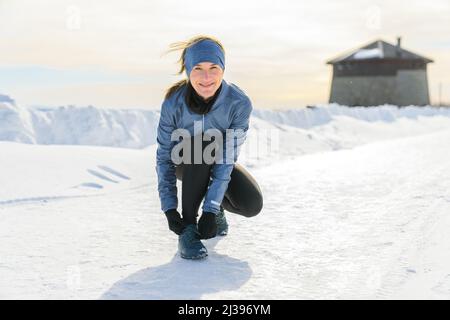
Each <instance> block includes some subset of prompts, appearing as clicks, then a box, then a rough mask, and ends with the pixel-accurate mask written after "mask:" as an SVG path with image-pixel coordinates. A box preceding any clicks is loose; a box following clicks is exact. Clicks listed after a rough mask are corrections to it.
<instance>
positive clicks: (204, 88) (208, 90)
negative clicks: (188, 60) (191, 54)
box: [189, 62, 223, 99]
mask: <svg viewBox="0 0 450 320" xmlns="http://www.w3.org/2000/svg"><path fill="white" fill-rule="evenodd" d="M222 78H223V70H222V68H221V67H220V66H218V65H217V64H214V63H211V62H201V63H199V64H197V65H195V66H194V68H193V69H192V71H191V74H190V75H189V80H190V82H191V84H192V87H194V89H195V91H196V92H197V93H198V95H199V96H201V97H203V99H208V98H210V97H212V96H213V95H214V93H216V91H217V89H219V87H220V84H221V83H222Z"/></svg>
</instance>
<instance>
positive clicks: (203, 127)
mask: <svg viewBox="0 0 450 320" xmlns="http://www.w3.org/2000/svg"><path fill="white" fill-rule="evenodd" d="M202 117H203V122H202V133H203V132H205V115H204V114H203V115H202Z"/></svg>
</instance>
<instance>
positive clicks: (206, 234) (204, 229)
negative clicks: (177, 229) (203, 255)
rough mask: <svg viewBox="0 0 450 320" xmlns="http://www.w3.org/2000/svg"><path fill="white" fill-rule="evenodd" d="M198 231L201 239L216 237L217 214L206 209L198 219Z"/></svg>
mask: <svg viewBox="0 0 450 320" xmlns="http://www.w3.org/2000/svg"><path fill="white" fill-rule="evenodd" d="M198 232H199V233H200V237H201V239H210V238H214V237H215V236H216V234H217V224H216V215H215V214H214V213H211V212H207V211H204V212H203V214H202V216H201V217H200V220H199V221H198Z"/></svg>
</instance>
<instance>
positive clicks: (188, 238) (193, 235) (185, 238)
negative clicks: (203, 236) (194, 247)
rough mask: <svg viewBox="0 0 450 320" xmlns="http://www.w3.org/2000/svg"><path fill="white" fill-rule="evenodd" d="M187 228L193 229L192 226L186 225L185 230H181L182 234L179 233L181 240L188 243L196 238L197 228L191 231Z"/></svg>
mask: <svg viewBox="0 0 450 320" xmlns="http://www.w3.org/2000/svg"><path fill="white" fill-rule="evenodd" d="M188 228H189V229H194V228H195V227H194V226H188V227H186V230H185V231H184V232H183V234H182V235H181V236H182V238H183V241H186V242H188V243H192V242H194V241H197V240H198V232H197V230H193V232H191V231H190V230H188Z"/></svg>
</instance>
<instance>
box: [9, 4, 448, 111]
mask: <svg viewBox="0 0 450 320" xmlns="http://www.w3.org/2000/svg"><path fill="white" fill-rule="evenodd" d="M198 34H206V35H212V36H214V37H216V38H218V39H219V40H220V41H221V42H222V43H223V45H224V46H225V50H226V55H225V57H226V63H225V65H226V66H225V75H224V78H225V80H227V81H229V82H232V83H235V84H236V85H238V86H239V87H241V88H242V89H243V90H244V91H245V92H246V93H247V95H248V96H249V97H250V99H251V100H252V101H253V105H254V107H257V108H295V107H302V106H305V105H307V104H316V103H324V102H327V101H328V97H329V91H330V82H331V66H328V65H326V61H327V60H329V59H331V58H333V57H336V56H338V55H340V54H342V53H344V52H346V51H348V50H350V49H354V48H357V47H360V46H362V45H364V44H367V43H369V42H372V41H374V40H376V39H383V40H385V41H388V42H390V43H395V42H396V37H397V36H402V39H403V40H402V45H403V47H404V48H405V49H408V50H411V51H413V52H415V53H418V54H421V55H424V56H426V57H429V58H431V59H433V60H434V61H435V62H434V63H433V64H430V65H429V72H428V78H429V85H430V94H431V98H432V102H433V103H437V102H438V100H439V93H438V92H439V84H440V83H442V100H445V101H449V102H450V1H449V0H432V1H424V0H389V1H388V0H347V1H333V0H315V1H298V0H297V1H294V0H292V1H288V0H277V1H265V0H257V1H248V0H239V1H236V0H227V1H211V0H193V1H174V0H147V1H144V0H128V1H116V0H97V1H88V0H70V1H68V0H0V93H3V94H8V95H10V96H11V97H12V98H14V99H15V100H16V101H17V102H18V103H20V104H23V105H49V106H57V105H67V104H76V105H89V104H91V105H94V106H98V107H110V108H148V109H155V108H160V105H161V102H162V100H163V96H164V91H165V89H166V88H167V87H169V86H170V85H171V84H172V83H174V82H176V81H178V80H180V79H182V78H185V77H186V76H185V74H184V75H182V76H179V75H175V73H176V72H177V71H178V70H179V66H178V64H176V62H177V60H178V59H179V55H180V53H181V52H173V53H170V54H167V55H165V56H162V53H163V52H164V51H165V50H167V49H168V47H169V44H170V43H172V42H176V41H183V40H187V39H189V38H190V37H192V36H195V35H198Z"/></svg>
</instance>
